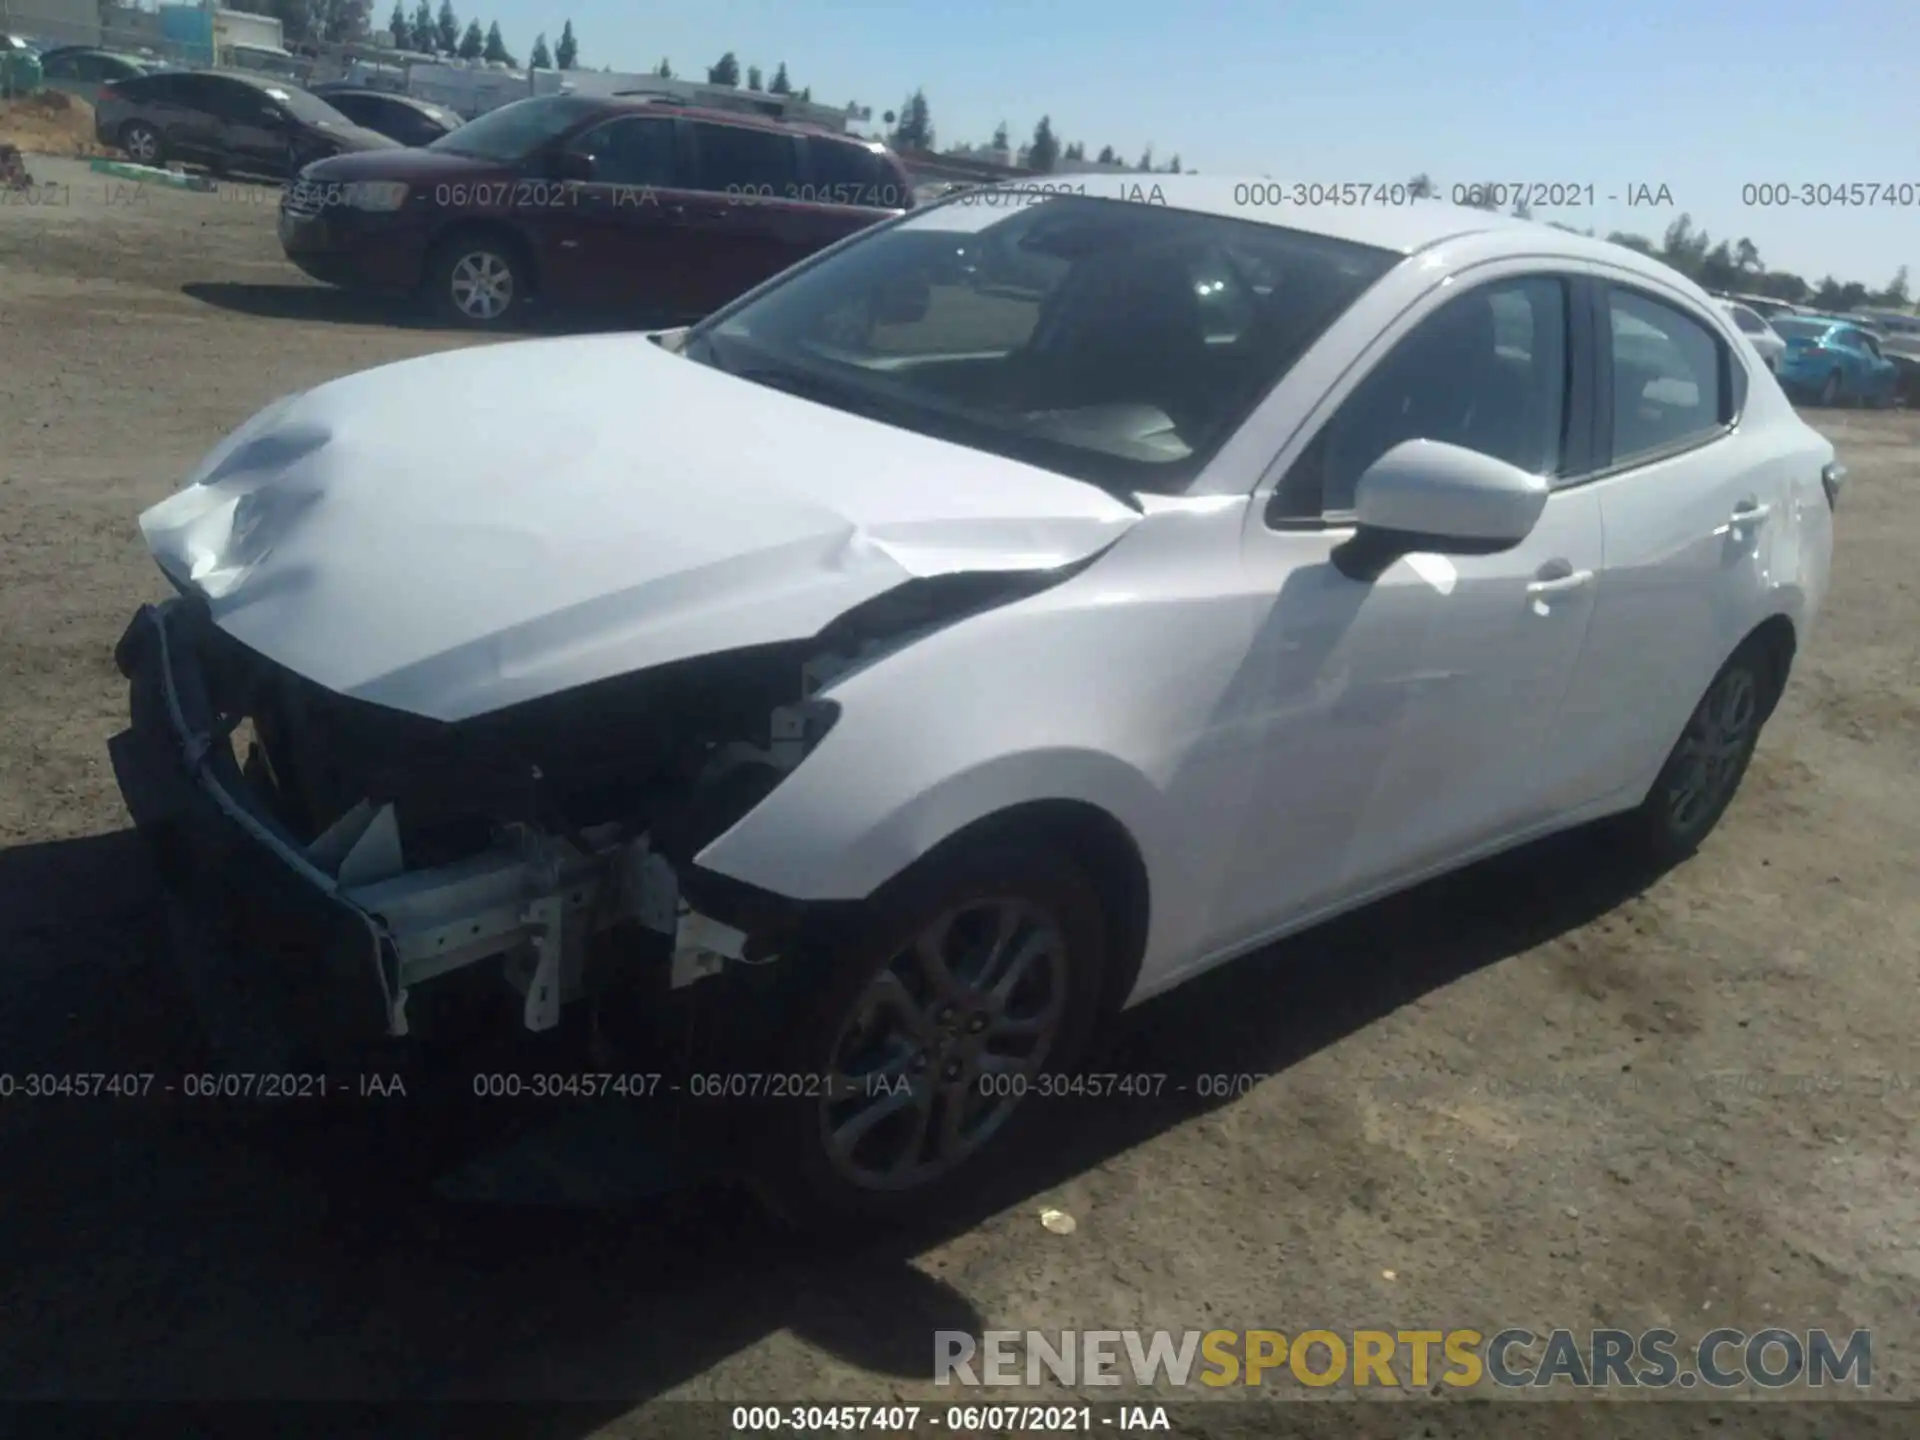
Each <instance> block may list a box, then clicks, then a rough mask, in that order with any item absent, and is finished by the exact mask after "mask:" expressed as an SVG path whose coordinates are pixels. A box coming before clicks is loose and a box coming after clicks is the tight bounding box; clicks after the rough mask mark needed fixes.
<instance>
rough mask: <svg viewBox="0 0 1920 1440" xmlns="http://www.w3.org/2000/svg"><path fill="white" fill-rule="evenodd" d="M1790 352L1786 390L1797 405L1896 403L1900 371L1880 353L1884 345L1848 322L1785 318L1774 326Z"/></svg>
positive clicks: (1785, 359) (1783, 360)
mask: <svg viewBox="0 0 1920 1440" xmlns="http://www.w3.org/2000/svg"><path fill="white" fill-rule="evenodd" d="M1773 328H1774V329H1775V330H1777V331H1779V332H1780V338H1781V339H1783V340H1785V341H1786V342H1787V348H1786V351H1785V353H1784V354H1782V355H1781V357H1780V362H1779V369H1778V371H1777V373H1778V375H1779V377H1780V386H1781V388H1782V389H1784V390H1785V391H1786V392H1787V394H1789V395H1790V396H1792V397H1793V398H1794V399H1796V400H1812V401H1813V402H1814V403H1816V404H1819V405H1872V406H1875V407H1878V406H1882V405H1890V404H1892V403H1893V397H1894V390H1895V385H1896V382H1897V380H1898V376H1899V371H1898V370H1897V369H1896V368H1895V367H1894V364H1893V362H1892V361H1890V360H1888V359H1887V358H1886V356H1884V355H1882V354H1881V353H1880V342H1879V341H1877V340H1875V339H1874V337H1873V336H1872V335H1870V334H1868V333H1867V332H1866V331H1865V330H1863V329H1861V328H1860V327H1859V326H1858V325H1850V324H1848V323H1847V322H1846V321H1844V320H1834V319H1831V318H1829V317H1827V316H1824V315H1782V316H1780V317H1779V318H1778V319H1776V320H1775V321H1774V322H1773Z"/></svg>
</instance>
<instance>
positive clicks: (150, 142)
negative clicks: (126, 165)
mask: <svg viewBox="0 0 1920 1440" xmlns="http://www.w3.org/2000/svg"><path fill="white" fill-rule="evenodd" d="M120 148H121V150H123V151H124V152H125V153H126V156H127V158H128V159H129V160H131V161H133V162H134V164H136V165H151V166H154V167H155V168H156V169H157V168H158V167H160V166H162V165H165V164H166V163H167V142H166V141H165V140H163V139H162V138H161V136H160V132H159V131H158V130H156V129H154V127H153V126H151V125H149V124H148V123H147V122H146V121H144V120H129V121H128V122H127V123H126V124H124V125H122V126H121V127H120Z"/></svg>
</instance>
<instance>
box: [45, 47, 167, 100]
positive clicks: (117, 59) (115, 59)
mask: <svg viewBox="0 0 1920 1440" xmlns="http://www.w3.org/2000/svg"><path fill="white" fill-rule="evenodd" d="M152 68H153V67H152V66H151V65H149V64H148V63H147V62H146V61H144V60H141V59H139V58H137V57H136V56H132V55H122V54H120V53H119V52H117V51H113V50H98V49H94V48H93V47H91V46H87V45H63V46H61V47H59V48H58V49H55V50H49V51H47V52H45V53H44V54H43V55H41V57H40V83H41V85H42V86H44V87H45V88H46V89H48V90H63V91H65V92H66V93H67V94H69V95H74V96H78V97H79V98H80V99H82V100H85V101H86V102H87V103H88V104H89V105H91V104H93V103H94V102H95V101H97V100H98V99H99V98H100V87H101V86H102V85H105V84H109V83H111V82H113V81H116V80H137V79H139V78H140V77H141V76H142V75H146V74H148V73H150V72H151V70H152Z"/></svg>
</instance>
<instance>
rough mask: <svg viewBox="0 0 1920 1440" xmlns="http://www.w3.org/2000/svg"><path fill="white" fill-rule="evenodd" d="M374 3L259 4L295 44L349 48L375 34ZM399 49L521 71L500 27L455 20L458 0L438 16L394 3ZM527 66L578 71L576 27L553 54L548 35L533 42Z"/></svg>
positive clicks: (425, 7)
mask: <svg viewBox="0 0 1920 1440" xmlns="http://www.w3.org/2000/svg"><path fill="white" fill-rule="evenodd" d="M370 3H371V0H257V4H258V8H259V11H260V13H261V14H264V15H271V16H273V18H274V19H276V20H278V21H279V22H280V28H281V31H282V33H284V34H285V35H286V37H287V41H288V43H289V44H293V45H302V44H309V43H311V42H313V41H327V42H330V43H334V44H346V43H351V42H353V41H364V40H366V38H367V36H368V34H369V33H370V29H371V25H370V21H371V15H370ZM387 30H388V32H389V33H390V34H391V35H392V36H393V47H394V49H396V50H405V51H408V52H410V53H412V54H415V55H438V56H447V57H457V58H459V59H461V60H484V61H487V62H488V63H499V64H504V65H508V66H511V67H512V68H514V69H516V70H517V69H519V68H520V57H519V56H518V55H516V54H515V53H514V52H513V51H512V50H510V49H508V48H507V42H506V39H505V37H503V36H502V35H501V33H500V23H499V21H497V20H496V21H493V22H491V23H489V24H488V25H487V27H486V28H485V29H482V28H481V26H480V22H479V21H478V20H469V21H468V22H467V23H466V24H465V25H464V26H463V25H461V23H460V19H459V17H458V16H457V15H455V14H454V10H453V4H452V0H440V9H439V11H438V12H437V13H436V12H435V11H434V9H433V7H432V4H431V0H417V3H416V4H415V5H414V8H413V10H412V12H411V13H409V12H408V11H407V8H406V5H405V3H404V0H393V13H392V15H390V16H389V17H388V19H387ZM527 63H528V64H529V65H531V66H532V67H533V68H534V69H536V70H572V69H575V68H577V67H578V65H579V63H580V42H579V41H578V40H576V39H575V38H574V34H573V21H571V20H569V21H567V22H566V24H565V25H564V26H563V27H562V28H561V31H560V42H559V44H557V45H555V46H554V47H553V48H552V49H549V48H548V47H547V37H546V36H545V35H544V34H542V35H540V36H538V37H536V38H535V40H534V42H533V53H532V54H531V55H530V56H529V57H528V61H527Z"/></svg>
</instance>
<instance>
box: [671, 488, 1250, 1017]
mask: <svg viewBox="0 0 1920 1440" xmlns="http://www.w3.org/2000/svg"><path fill="white" fill-rule="evenodd" d="M1246 503H1247V502H1246V500H1245V499H1244V498H1240V499H1232V498H1207V499H1195V500H1185V501H1177V502H1172V509H1171V510H1169V511H1163V512H1161V513H1157V514H1152V515H1149V516H1148V517H1147V518H1146V519H1144V520H1143V521H1142V522H1141V523H1140V524H1139V525H1138V526H1137V527H1135V529H1133V530H1131V531H1129V532H1128V534H1127V535H1126V536H1125V537H1124V538H1122V539H1121V540H1120V541H1119V542H1118V543H1117V544H1116V545H1115V547H1114V548H1113V550H1111V551H1109V552H1108V553H1107V554H1106V555H1105V556H1103V557H1102V558H1101V559H1100V560H1099V561H1097V562H1096V563H1095V564H1094V565H1092V566H1091V567H1089V568H1088V569H1087V570H1086V571H1085V572H1083V573H1082V574H1081V575H1079V576H1077V577H1075V578H1074V579H1072V580H1069V581H1067V582H1066V583H1065V584H1062V585H1060V586H1058V587H1056V588H1054V589H1052V590H1049V591H1047V592H1045V593H1043V594H1040V595H1037V596H1034V597H1032V598H1030V599H1028V600H1025V601H1021V602H1018V603H1016V604H1013V605H1008V606H1006V607H1003V608H1001V609H998V610H993V611H989V612H987V613H985V614H982V615H977V616H974V617H972V618H970V619H968V620H966V621H963V622H961V623H960V624H957V625H954V626H952V627H950V628H948V629H946V630H942V631H939V632H937V633H935V634H932V635H929V636H926V637H924V638H922V639H920V640H917V641H915V642H913V643H911V644H908V645H906V646H904V647H903V648H901V649H898V650H896V651H894V652H892V653H891V654H889V655H887V656H885V657H884V658H882V659H881V660H879V661H878V662H876V663H873V664H871V665H869V666H868V667H867V668H865V669H862V670H859V671H857V672H855V673H853V674H851V675H849V676H847V677H845V678H844V679H842V680H841V681H840V682H839V683H837V684H836V685H833V686H831V687H829V689H828V690H827V691H826V692H825V693H827V694H828V695H829V696H831V697H832V698H833V699H834V700H836V701H838V702H839V704H840V706H841V717H840V719H839V721H838V723H837V724H836V725H835V726H834V728H833V729H832V731H831V732H829V734H828V736H827V737H826V739H825V740H824V741H823V742H822V743H821V744H820V746H819V747H818V748H817V749H816V750H815V751H814V752H813V753H812V754H811V755H810V756H809V757H808V758H807V759H806V761H805V762H804V763H803V764H801V765H800V767H799V768H798V769H797V770H796V771H795V772H794V773H793V774H792V775H790V776H789V777H788V778H787V779H786V780H785V781H783V782H782V784H781V785H780V787H779V788H778V789H776V790H775V791H774V792H773V793H772V795H771V796H769V797H768V798H767V799H766V800H765V801H763V802H762V803H761V804H760V805H759V806H758V807H757V808H756V809H754V810H753V811H752V812H750V813H749V814H748V815H747V816H746V817H745V818H744V819H742V820H740V821H739V822H738V823H737V824H735V825H734V826H733V828H732V829H730V830H729V831H727V832H726V833H725V834H723V835H722V836H720V838H719V839H718V840H716V841H714V842H713V843H712V844H711V845H710V846H708V848H707V849H706V850H705V851H703V852H702V853H701V854H700V855H699V856H698V857H697V863H699V864H700V865H701V866H703V867H705V868H707V869H710V870H713V871H717V872H719V873H721V874H724V875H729V876H732V877H734V878H735V879H739V880H743V881H746V882H748V883H750V884H753V885H757V886H759V887H761V888H763V889H766V890H771V891H773V892H775V893H777V894H781V895H785V896H789V897H791V898H794V899H798V900H803V901H825V900H858V899H862V898H864V897H866V896H868V895H870V894H872V893H873V892H874V891H875V890H877V889H878V888H879V887H880V886H881V885H883V884H884V883H886V882H887V881H888V880H889V879H891V878H892V877H893V876H895V875H897V874H899V873H900V872H901V871H903V870H904V869H906V868H907V867H908V866H909V865H911V864H912V863H913V862H914V861H916V860H917V859H919V858H920V857H921V856H923V855H925V854H927V853H928V852H929V851H930V850H932V849H933V848H934V847H935V846H937V845H938V844H940V843H941V842H942V841H943V840H945V839H947V838H948V837H950V836H952V835H954V834H955V833H957V832H958V831H960V830H962V829H964V828H966V827H967V826H968V825H970V824H972V823H973V822H975V821H978V820H982V819H985V818H987V817H989V816H991V815H994V814H996V813H998V812H1000V811H1002V810H1005V809H1007V808H1009V807H1011V806H1014V805H1018V804H1022V803H1026V802H1031V801H1038V800H1068V801H1078V802H1081V803H1084V804H1088V805H1092V806H1095V807H1097V808H1099V809H1100V810H1102V811H1104V812H1106V813H1107V814H1108V815H1109V816H1111V817H1112V818H1113V819H1115V820H1117V821H1118V822H1119V823H1120V825H1121V826H1122V827H1123V828H1124V829H1125V830H1126V831H1127V833H1128V834H1129V835H1130V836H1131V837H1132V839H1133V841H1134V843H1135V845H1136V846H1137V848H1138V849H1139V852H1140V856H1141V859H1142V861H1143V862H1144V865H1145V868H1146V872H1147V875H1148V881H1149V890H1150V896H1149V903H1150V912H1149V924H1148V937H1147V946H1146V954H1145V957H1144V960H1143V965H1142V971H1141V979H1142V981H1143V982H1146V981H1149V980H1150V979H1151V978H1152V977H1153V975H1154V973H1155V972H1156V970H1157V969H1160V968H1164V966H1165V965H1166V964H1168V963H1171V962H1172V960H1174V959H1175V958H1177V957H1178V956H1181V955H1184V954H1187V953H1190V952H1191V951H1192V950H1194V949H1195V948H1196V947H1199V946H1202V945H1204V944H1205V943H1206V941H1207V939H1208V937H1209V929H1208V926H1209V912H1210V911H1211V908H1212V895H1211V892H1210V888H1209V882H1208V880H1207V877H1209V876H1215V875H1218V874H1220V873H1222V862H1223V858H1224V857H1223V850H1224V847H1226V846H1229V845H1231V843H1232V839H1233V836H1234V835H1235V834H1236V833H1237V832H1238V830H1239V828H1240V826H1239V823H1238V820H1237V815H1238V812H1239V810H1240V809H1241V808H1242V807H1244V805H1245V803H1246V794H1245V785H1244V773H1245V770H1244V763H1243V762H1244V758H1245V757H1244V754H1243V751H1244V747H1245V745H1246V744H1247V743H1249V742H1248V734H1249V733H1250V732H1249V730H1248V729H1247V728H1246V727H1236V726H1235V725H1234V723H1233V722H1232V720H1231V718H1230V716H1231V713H1232V711H1233V706H1234V697H1235V694H1236V690H1235V682H1236V679H1237V678H1238V677H1239V675H1240V672H1241V668H1242V666H1243V665H1244V663H1245V660H1246V656H1247V652H1248V647H1249V643H1250V641H1251V638H1252V636H1253V635H1254V633H1255V632H1256V630H1257V628H1258V626H1259V624H1260V622H1261V620H1262V618H1263V617H1264V616H1265V614H1266V613H1267V611H1269V610H1270V609H1271V607H1272V603H1273V597H1272V596H1271V595H1270V594H1269V595H1267V596H1264V597H1260V596H1256V595H1253V594H1251V593H1243V592H1242V591H1241V590H1240V588H1239V587H1240V576H1241V574H1242V571H1241V567H1240V566H1239V565H1238V563H1237V551H1238V535H1239V530H1240V517H1241V515H1242V513H1243V512H1244V510H1245V507H1246ZM1143 988H1144V987H1143Z"/></svg>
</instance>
